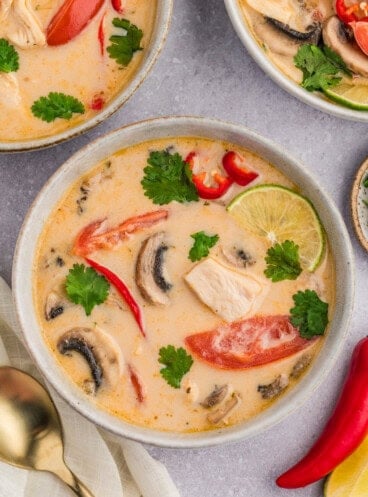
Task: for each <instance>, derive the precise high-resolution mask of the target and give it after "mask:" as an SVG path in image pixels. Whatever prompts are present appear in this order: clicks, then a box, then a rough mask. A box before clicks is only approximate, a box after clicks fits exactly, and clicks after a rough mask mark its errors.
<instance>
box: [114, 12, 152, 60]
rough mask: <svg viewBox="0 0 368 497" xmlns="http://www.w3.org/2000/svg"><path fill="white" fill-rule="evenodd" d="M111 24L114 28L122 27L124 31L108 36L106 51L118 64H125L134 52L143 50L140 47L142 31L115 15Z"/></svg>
mask: <svg viewBox="0 0 368 497" xmlns="http://www.w3.org/2000/svg"><path fill="white" fill-rule="evenodd" d="M112 24H113V25H114V26H115V27H116V28H122V29H123V30H124V33H123V34H122V35H112V36H111V37H110V41H111V45H110V46H109V47H107V52H108V54H109V56H110V57H111V58H112V59H115V60H116V62H117V63H118V64H120V65H121V66H127V65H128V64H129V62H130V61H131V60H132V58H133V55H134V52H137V51H138V50H143V48H142V47H141V40H142V38H143V31H142V30H141V29H139V28H137V26H135V25H134V24H132V23H131V22H130V21H128V19H120V18H119V17H115V18H114V19H113V21H112Z"/></svg>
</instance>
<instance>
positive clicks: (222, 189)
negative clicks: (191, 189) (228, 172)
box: [185, 152, 234, 200]
mask: <svg viewBox="0 0 368 497" xmlns="http://www.w3.org/2000/svg"><path fill="white" fill-rule="evenodd" d="M196 156H197V154H196V153H195V152H190V154H189V155H188V156H187V158H186V159H185V162H186V163H187V164H189V166H190V169H191V170H193V168H194V159H195V158H196ZM206 177H207V173H206V172H203V173H199V174H193V175H192V181H193V183H194V185H195V187H196V189H197V192H198V195H199V196H200V197H201V198H204V199H206V200H215V199H217V198H220V197H222V196H223V195H224V194H225V193H226V192H227V191H228V189H229V188H230V186H231V185H232V184H233V183H234V181H233V180H232V179H231V178H229V177H227V176H222V175H221V174H219V173H215V174H214V175H213V179H214V181H215V183H216V184H217V185H216V186H207V185H206V184H205V181H206Z"/></svg>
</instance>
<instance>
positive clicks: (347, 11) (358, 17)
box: [335, 0, 368, 24]
mask: <svg viewBox="0 0 368 497" xmlns="http://www.w3.org/2000/svg"><path fill="white" fill-rule="evenodd" d="M335 8H336V14H337V16H338V18H339V19H340V21H343V22H344V23H345V24H349V23H350V22H354V21H368V17H367V16H366V15H365V13H364V11H362V9H361V7H360V2H356V3H353V4H352V5H346V3H345V0H336V4H335Z"/></svg>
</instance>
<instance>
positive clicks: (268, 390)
mask: <svg viewBox="0 0 368 497" xmlns="http://www.w3.org/2000/svg"><path fill="white" fill-rule="evenodd" d="M288 384H289V379H288V377H287V375H286V374H284V373H283V374H280V375H279V376H278V377H277V378H276V379H275V380H274V381H273V382H272V383H269V384H268V385H258V388H257V391H258V392H259V393H260V394H261V396H262V399H265V400H270V399H273V398H275V397H277V396H278V395H280V393H281V392H282V391H283V390H285V388H286V387H287V386H288Z"/></svg>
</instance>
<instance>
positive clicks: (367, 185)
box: [363, 176, 368, 188]
mask: <svg viewBox="0 0 368 497" xmlns="http://www.w3.org/2000/svg"><path fill="white" fill-rule="evenodd" d="M363 186H364V188H368V176H366V178H365V179H364V180H363Z"/></svg>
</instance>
